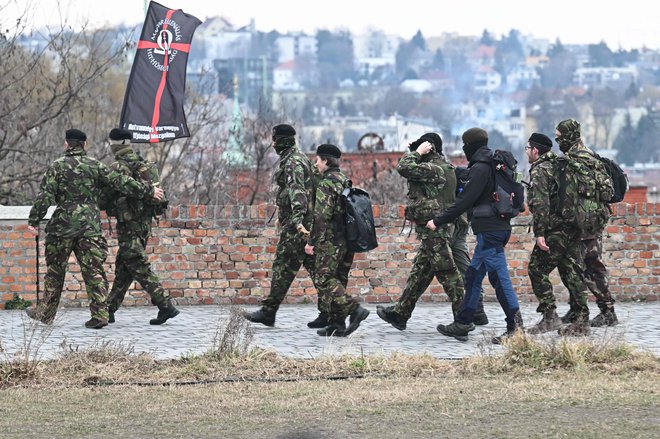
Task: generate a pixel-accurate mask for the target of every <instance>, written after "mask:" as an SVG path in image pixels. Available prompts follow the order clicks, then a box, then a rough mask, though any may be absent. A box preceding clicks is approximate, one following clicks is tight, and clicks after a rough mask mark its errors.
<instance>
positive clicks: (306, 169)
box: [273, 146, 314, 230]
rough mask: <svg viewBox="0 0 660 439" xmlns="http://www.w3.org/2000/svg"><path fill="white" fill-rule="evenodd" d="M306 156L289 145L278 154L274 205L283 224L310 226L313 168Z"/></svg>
mask: <svg viewBox="0 0 660 439" xmlns="http://www.w3.org/2000/svg"><path fill="white" fill-rule="evenodd" d="M312 168H313V166H312V163H311V162H310V161H309V158H307V156H306V155H305V154H303V153H302V152H301V151H300V150H299V149H298V147H296V146H292V147H291V148H290V149H289V150H288V151H286V152H285V153H284V154H283V155H282V156H281V157H280V166H279V168H278V169H277V171H275V174H274V175H273V178H274V180H275V182H276V183H277V186H278V191H277V199H276V205H277V208H278V211H279V212H278V219H279V223H280V226H281V227H282V228H295V226H296V225H298V224H303V225H304V226H305V228H306V229H308V230H309V228H310V227H311V226H312V216H313V210H314V171H313V170H312Z"/></svg>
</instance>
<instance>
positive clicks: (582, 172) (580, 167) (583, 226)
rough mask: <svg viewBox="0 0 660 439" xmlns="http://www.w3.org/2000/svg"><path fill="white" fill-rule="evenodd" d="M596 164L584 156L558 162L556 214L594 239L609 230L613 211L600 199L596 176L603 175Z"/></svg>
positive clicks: (569, 157) (562, 159)
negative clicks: (607, 228)
mask: <svg viewBox="0 0 660 439" xmlns="http://www.w3.org/2000/svg"><path fill="white" fill-rule="evenodd" d="M598 164H599V162H598V161H596V160H593V161H592V160H589V159H588V157H585V156H584V155H577V156H564V157H559V158H557V162H556V166H557V168H556V170H557V174H556V175H557V177H558V184H559V189H558V193H557V195H558V202H557V207H556V213H557V214H558V215H559V216H561V218H563V219H564V220H565V221H566V222H567V223H569V224H572V225H573V226H574V227H575V228H577V229H579V230H581V231H582V233H583V235H593V234H595V233H597V232H598V231H599V230H601V229H602V228H603V227H605V224H607V220H608V219H609V217H610V211H609V209H608V208H607V205H606V204H605V202H606V200H601V199H600V198H601V197H600V193H601V191H600V188H599V187H598V183H597V181H598V180H599V179H598V178H597V176H596V173H598V172H603V170H602V169H600V167H599V166H598Z"/></svg>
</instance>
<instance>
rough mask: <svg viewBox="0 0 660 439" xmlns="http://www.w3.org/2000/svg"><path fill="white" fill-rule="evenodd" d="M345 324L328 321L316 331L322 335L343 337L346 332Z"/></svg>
mask: <svg viewBox="0 0 660 439" xmlns="http://www.w3.org/2000/svg"><path fill="white" fill-rule="evenodd" d="M345 332H346V324H345V323H344V322H340V323H337V322H335V323H330V324H329V325H328V326H326V327H325V328H323V329H319V330H318V331H316V333H317V334H318V335H320V336H322V337H332V336H334V337H345V336H346V334H345Z"/></svg>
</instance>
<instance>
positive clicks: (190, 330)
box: [0, 303, 660, 359]
mask: <svg viewBox="0 0 660 439" xmlns="http://www.w3.org/2000/svg"><path fill="white" fill-rule="evenodd" d="M522 306H523V308H522V313H523V317H524V319H525V324H526V326H532V325H533V324H534V323H536V322H537V321H538V320H539V315H538V314H536V312H535V308H536V304H533V303H525V304H523V305H522ZM485 307H486V311H487V313H488V316H489V318H490V321H491V323H490V324H489V325H487V326H483V327H477V329H476V330H475V331H474V332H472V333H471V335H470V339H469V341H467V342H460V341H457V340H454V339H452V338H447V337H443V336H441V335H440V334H439V333H438V332H437V331H436V329H435V327H436V325H437V324H438V323H450V322H451V317H450V316H451V308H450V306H449V304H446V303H437V304H420V305H418V306H417V308H416V309H415V312H414V314H413V316H412V318H411V319H410V320H409V321H408V329H407V330H405V331H398V330H397V329H394V328H393V327H392V326H390V325H389V324H387V323H385V322H384V321H382V320H381V319H380V318H379V317H378V316H377V315H376V305H375V304H367V305H366V308H367V309H369V310H370V311H371V314H370V315H369V317H368V318H367V319H366V320H365V321H364V322H363V323H362V325H361V326H360V328H359V329H358V330H357V331H356V332H355V333H354V334H352V336H351V337H348V338H325V337H319V336H317V335H316V331H315V330H312V329H308V328H307V326H306V323H307V322H308V321H310V320H312V319H314V318H315V317H316V307H315V306H313V305H285V306H282V307H281V308H280V311H279V312H278V314H277V321H276V324H275V327H274V328H267V327H265V326H263V325H259V324H251V325H252V326H253V327H254V329H255V337H254V344H255V345H257V346H259V347H262V348H267V349H273V350H275V351H277V352H278V353H280V354H281V355H285V356H290V357H299V358H314V357H318V356H321V355H325V354H329V355H335V354H346V353H350V354H361V353H364V354H385V355H387V354H390V353H393V352H403V353H409V354H413V353H422V352H428V353H430V354H431V355H434V356H436V357H439V358H462V357H466V356H472V355H475V354H478V353H480V352H492V351H494V352H497V350H499V349H502V348H501V347H499V346H493V345H492V344H491V343H490V338H491V337H492V336H494V335H498V334H500V333H501V332H503V331H504V328H505V323H504V314H503V313H502V310H501V309H500V307H499V305H498V304H497V303H486V304H485ZM567 308H568V307H567V305H565V304H561V305H560V307H559V314H560V315H562V314H563V313H564V312H566V310H567ZM180 309H181V314H180V315H179V316H178V317H176V318H175V319H172V320H170V321H168V322H167V323H166V324H165V325H162V326H150V325H149V319H150V318H153V317H155V315H156V312H157V309H156V308H155V307H142V308H134V307H133V308H124V309H121V310H120V311H119V312H118V313H117V315H116V317H117V322H116V323H114V324H112V325H110V326H108V327H106V328H103V329H101V330H91V329H86V328H84V327H83V324H84V322H85V321H86V320H87V319H88V318H89V311H88V310H87V309H60V310H59V313H58V317H57V319H56V321H55V323H54V324H53V325H52V326H51V327H45V326H44V325H41V324H38V325H34V324H33V323H32V321H31V320H30V319H29V318H27V316H26V315H25V313H24V312H23V311H0V343H1V345H0V347H2V349H0V355H9V356H11V355H13V354H14V353H16V352H17V351H20V350H21V349H22V348H23V347H24V346H25V345H26V343H32V348H31V352H34V348H35V347H39V355H41V356H43V358H48V357H52V356H54V355H56V354H57V353H58V352H61V350H62V349H67V350H69V349H85V348H89V347H92V346H95V345H96V346H98V345H100V344H102V343H105V342H117V343H122V344H124V345H130V346H133V348H134V350H135V352H147V353H151V354H153V355H154V356H156V357H157V358H162V359H165V358H175V357H179V356H181V355H183V354H186V353H202V352H204V351H206V350H207V349H209V347H210V346H211V345H212V342H213V339H214V336H215V334H216V332H217V329H218V327H220V326H222V325H224V324H225V323H226V321H227V318H228V315H229V307H220V306H187V307H186V306H183V307H180ZM246 309H248V310H254V309H256V307H247V308H246ZM616 311H617V315H618V317H619V321H620V324H619V325H618V326H616V327H614V328H596V329H594V330H593V331H592V335H591V336H590V338H592V339H594V340H610V339H612V338H620V339H625V340H627V341H628V342H630V343H632V344H634V345H636V346H638V347H640V348H642V349H646V350H649V351H652V352H655V353H657V354H660V319H658V315H660V303H617V305H616ZM597 313H598V309H597V308H596V307H595V305H591V316H592V317H593V316H595V315H596V314H597ZM35 327H36V330H33V328H35ZM45 328H48V329H45ZM542 337H558V336H557V335H556V334H546V335H543V336H542ZM3 349H4V354H3V353H2V350H3Z"/></svg>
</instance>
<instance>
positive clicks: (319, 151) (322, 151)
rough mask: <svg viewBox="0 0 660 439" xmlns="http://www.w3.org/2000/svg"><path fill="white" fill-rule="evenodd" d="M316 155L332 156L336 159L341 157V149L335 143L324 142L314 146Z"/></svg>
mask: <svg viewBox="0 0 660 439" xmlns="http://www.w3.org/2000/svg"><path fill="white" fill-rule="evenodd" d="M316 155H318V156H321V157H322V156H327V157H334V158H336V159H338V158H340V157H341V151H340V150H339V148H337V147H336V146H335V145H330V144H329V143H324V144H323V145H319V147H318V148H316Z"/></svg>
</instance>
